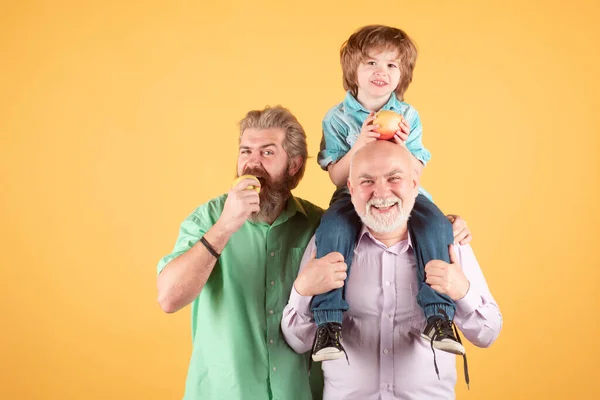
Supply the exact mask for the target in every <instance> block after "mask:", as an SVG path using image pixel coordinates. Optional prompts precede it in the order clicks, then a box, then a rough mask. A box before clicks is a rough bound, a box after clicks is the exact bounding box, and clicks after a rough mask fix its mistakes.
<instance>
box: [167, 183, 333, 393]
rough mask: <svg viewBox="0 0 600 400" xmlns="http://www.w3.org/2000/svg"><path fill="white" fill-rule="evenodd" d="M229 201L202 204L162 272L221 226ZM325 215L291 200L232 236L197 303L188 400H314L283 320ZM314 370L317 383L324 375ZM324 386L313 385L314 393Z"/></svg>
mask: <svg viewBox="0 0 600 400" xmlns="http://www.w3.org/2000/svg"><path fill="white" fill-rule="evenodd" d="M226 198H227V195H223V196H220V197H217V198H215V199H213V200H211V201H209V202H208V203H206V204H203V205H202V206H200V207H198V208H197V209H196V210H195V211H194V212H193V213H192V214H191V215H190V216H189V217H188V218H186V219H185V220H184V221H183V222H182V223H181V227H180V231H179V238H178V239H177V243H176V244H175V248H174V249H173V252H172V253H171V254H169V255H168V256H166V257H164V258H163V259H162V260H160V262H159V263H158V272H159V273H160V271H162V270H163V268H164V267H165V266H166V265H167V263H168V262H169V261H171V260H172V259H174V258H175V257H177V256H179V255H181V254H183V253H185V252H186V251H187V250H189V249H190V248H191V247H192V246H193V245H194V244H195V243H196V242H197V241H198V240H200V238H201V237H202V236H203V235H204V233H206V231H208V230H209V229H210V227H212V226H213V225H214V224H215V223H216V222H217V219H218V218H219V216H220V215H221V212H222V210H223V206H224V204H225V200H226ZM322 212H323V211H322V210H321V209H320V208H319V207H317V206H315V205H313V204H311V203H309V202H307V201H305V200H302V199H299V198H295V197H291V198H290V199H289V200H288V203H287V207H286V209H285V210H284V211H283V212H282V213H281V215H280V216H279V217H278V218H277V219H276V220H275V222H273V224H272V225H268V224H266V223H254V222H250V221H246V223H245V224H244V225H243V226H242V227H241V228H240V229H239V230H238V231H237V232H236V233H235V234H233V236H231V238H230V239H229V242H228V243H227V245H226V246H225V249H224V250H223V252H222V254H221V257H220V258H219V260H218V261H217V263H216V265H215V267H214V269H213V271H212V273H211V275H210V277H209V279H208V282H207V283H206V285H205V286H204V288H203V289H202V292H201V293H200V295H199V296H198V297H197V298H196V299H195V300H194V301H193V303H192V342H193V351H192V357H191V360H190V365H189V369H188V376H187V380H186V390H185V397H184V400H200V399H202V400H204V399H207V400H212V399H227V400H236V399H244V400H245V399H251V400H254V399H257V400H262V399H281V400H288V399H298V400H304V399H307V400H310V399H311V397H312V396H311V389H310V386H309V379H308V374H307V371H308V356H307V355H298V354H296V353H295V352H294V351H293V350H292V349H291V348H290V347H289V346H288V345H287V343H286V342H285V340H284V338H283V336H282V335H281V329H280V323H281V316H282V312H283V308H284V307H285V305H286V303H287V300H288V297H289V294H290V291H291V288H292V285H293V282H294V280H295V279H296V275H297V274H298V268H299V266H300V260H301V258H302V254H303V253H304V249H305V248H306V246H307V244H308V242H309V241H310V238H311V236H312V235H313V233H314V231H315V229H316V228H317V226H318V224H319V220H320V217H321V214H322ZM316 369H320V368H313V373H311V379H313V375H318V374H315V373H314V372H320V371H314V370H316ZM313 380H315V379H313ZM316 380H317V381H318V379H316ZM319 384H322V382H316V384H315V385H313V386H315V388H314V389H315V390H317V392H316V393H320V392H321V390H322V386H321V387H318V385H319ZM317 397H318V396H317V395H315V398H317ZM319 398H320V397H319Z"/></svg>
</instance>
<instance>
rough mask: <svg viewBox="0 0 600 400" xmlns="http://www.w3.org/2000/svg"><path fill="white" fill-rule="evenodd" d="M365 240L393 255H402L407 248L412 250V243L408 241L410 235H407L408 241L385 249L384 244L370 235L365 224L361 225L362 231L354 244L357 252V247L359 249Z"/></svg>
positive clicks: (402, 241)
mask: <svg viewBox="0 0 600 400" xmlns="http://www.w3.org/2000/svg"><path fill="white" fill-rule="evenodd" d="M365 240H370V241H372V242H373V243H374V244H375V245H377V246H379V247H381V248H383V249H385V250H387V251H389V252H391V253H394V254H396V255H397V254H401V253H404V252H405V251H407V250H408V249H409V248H411V249H412V248H413V245H412V241H411V240H410V235H408V239H407V240H401V241H400V242H398V243H396V244H395V245H393V246H391V247H387V246H386V245H385V244H383V243H381V242H380V241H379V240H377V239H376V238H375V237H374V236H373V235H372V234H371V232H369V228H367V226H366V225H365V224H363V226H362V229H361V230H360V233H359V235H358V240H357V242H356V250H357V251H358V250H359V247H361V245H362V243H363V242H364V241H365Z"/></svg>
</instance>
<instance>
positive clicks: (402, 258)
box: [281, 140, 502, 400]
mask: <svg viewBox="0 0 600 400" xmlns="http://www.w3.org/2000/svg"><path fill="white" fill-rule="evenodd" d="M412 162H413V161H412V156H411V154H410V152H409V151H408V150H407V149H406V148H405V147H404V146H401V145H398V144H396V143H391V142H387V141H383V140H376V141H374V142H372V143H369V144H367V145H365V146H364V147H363V148H361V149H360V150H358V151H357V152H356V153H355V154H354V156H353V158H352V161H351V167H350V176H349V178H348V189H349V190H350V194H351V196H352V204H353V205H354V208H355V210H356V212H357V214H358V215H359V216H360V218H361V220H362V223H363V227H362V230H361V232H360V235H359V238H358V241H357V244H356V247H355V250H354V258H353V261H352V265H351V266H346V264H345V263H344V260H343V256H342V255H341V254H340V253H336V252H333V253H329V254H327V255H326V256H324V257H322V258H319V259H317V258H315V254H316V246H315V239H314V237H313V239H312V240H311V242H310V243H309V245H308V247H307V248H306V252H305V253H304V257H303V259H302V265H301V267H300V273H299V275H298V277H297V278H296V280H295V282H294V288H293V289H292V292H291V294H290V298H289V302H288V305H287V306H286V307H285V309H284V315H283V318H282V320H281V328H282V331H283V335H284V337H285V339H286V341H287V342H288V343H289V344H290V346H291V347H292V348H293V349H294V350H296V351H297V352H298V353H300V354H303V353H306V352H308V351H309V350H310V349H311V347H312V345H313V338H314V337H315V332H316V330H317V327H316V325H315V324H314V317H313V314H312V312H311V308H310V303H311V299H312V297H313V296H315V295H319V294H322V293H326V292H328V291H330V290H331V289H334V288H337V287H342V286H343V287H344V297H345V300H346V301H347V302H348V304H349V306H350V308H349V310H348V311H346V312H345V313H344V315H343V324H342V325H341V326H339V328H338V329H333V330H331V331H330V332H328V334H329V335H332V336H335V338H334V341H338V340H339V341H340V342H341V343H342V344H343V347H344V350H345V352H346V355H347V357H348V360H349V362H348V361H347V360H346V359H345V358H337V359H335V360H330V361H327V362H325V363H323V364H322V368H323V373H324V377H325V389H324V393H323V398H324V399H326V400H329V399H331V400H337V399H345V400H349V399H356V400H370V399H373V400H379V399H384V400H385V399H403V400H404V399H406V400H408V399H453V398H454V397H455V392H454V387H455V384H456V365H455V358H454V355H452V354H450V353H445V352H439V353H438V355H437V363H436V364H437V366H439V375H438V374H437V373H436V372H437V371H436V369H437V368H438V367H437V366H436V367H435V368H434V365H436V364H434V362H432V361H434V360H432V358H431V351H432V350H433V346H432V345H431V342H430V341H429V340H425V339H423V338H422V336H421V332H422V330H423V326H425V324H426V321H425V316H424V314H423V311H422V310H421V308H420V307H419V306H418V304H417V300H416V296H417V292H418V290H419V287H420V285H422V284H426V285H429V286H430V287H431V288H432V289H434V290H436V291H438V292H440V293H443V294H446V295H448V296H449V297H450V298H452V300H454V301H455V303H456V314H455V317H454V322H455V324H456V325H457V326H458V328H459V329H460V330H461V331H462V332H463V334H464V336H465V337H466V338H467V339H468V340H469V341H471V343H473V344H475V345H476V346H479V347H488V346H490V345H491V344H492V343H493V342H494V340H496V338H497V337H498V334H499V333H500V329H501V327H502V315H501V314H500V310H499V308H498V305H497V304H496V301H495V300H494V298H493V296H492V294H491V293H490V291H489V289H488V286H487V283H486V281H485V278H484V277H483V273H482V272H481V269H480V268H479V264H478V263H477V260H476V259H475V255H474V254H473V250H472V249H471V247H470V245H468V244H465V245H450V248H449V250H448V251H449V255H450V263H447V262H444V261H442V260H433V261H430V262H429V263H427V265H426V267H425V273H426V276H417V272H416V263H415V255H414V250H413V246H412V244H411V238H410V235H409V230H408V218H409V217H410V213H411V211H412V209H413V206H414V203H415V198H416V196H417V195H418V188H419V182H418V174H417V172H416V170H415V168H414V164H412ZM347 267H351V270H352V273H351V274H350V275H349V276H348V279H347V281H346V278H347ZM338 325H339V324H338ZM319 340H320V339H319ZM434 354H435V353H434ZM465 366H466V365H465Z"/></svg>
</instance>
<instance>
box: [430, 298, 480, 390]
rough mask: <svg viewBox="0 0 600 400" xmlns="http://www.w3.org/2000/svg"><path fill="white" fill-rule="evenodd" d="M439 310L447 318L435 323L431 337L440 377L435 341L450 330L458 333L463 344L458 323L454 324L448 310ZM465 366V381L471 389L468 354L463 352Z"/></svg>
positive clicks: (434, 359) (438, 371)
mask: <svg viewBox="0 0 600 400" xmlns="http://www.w3.org/2000/svg"><path fill="white" fill-rule="evenodd" d="M438 312H439V313H441V314H442V315H443V316H444V317H445V319H444V320H438V321H436V323H435V328H436V329H435V332H434V334H433V336H432V338H431V351H432V352H433V366H434V367H435V373H436V374H437V377H438V379H440V370H439V369H438V366H437V358H436V356H435V348H434V347H433V341H434V340H436V339H437V338H438V337H445V336H448V335H447V334H446V333H445V332H446V331H448V330H450V332H452V331H454V334H455V335H456V340H458V343H460V344H461V345H462V341H461V340H460V335H459V334H458V329H456V324H454V322H453V321H450V318H448V314H446V312H445V311H444V310H442V309H441V308H440V309H438ZM463 368H464V370H465V382H466V383H467V389H469V390H470V389H471V387H470V386H469V382H470V380H469V366H468V364H467V354H466V353H465V354H463Z"/></svg>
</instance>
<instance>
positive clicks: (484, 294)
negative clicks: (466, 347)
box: [454, 245, 502, 347]
mask: <svg viewBox="0 0 600 400" xmlns="http://www.w3.org/2000/svg"><path fill="white" fill-rule="evenodd" d="M455 249H456V255H457V257H458V261H459V263H460V264H461V266H462V268H463V272H464V274H465V276H466V277H467V279H468V280H469V283H470V287H469V291H468V292H467V294H466V295H465V297H463V298H462V299H460V300H457V301H456V316H455V318H454V321H455V322H456V324H457V325H458V327H459V329H460V330H461V331H462V333H463V334H464V336H465V337H466V338H467V339H468V340H469V341H470V342H471V343H473V344H474V345H476V346H479V347H488V346H490V345H491V344H492V343H493V342H494V341H495V340H496V338H497V337H498V335H499V334H500V331H501V329H502V314H501V313H500V308H499V307H498V304H497V303H496V300H495V299H494V297H493V296H492V293H491V292H490V290H489V288H488V285H487V282H486V280H485V277H484V276H483V272H482V271H481V268H480V267H479V263H478V262H477V259H476V258H475V254H474V253H473V249H472V248H471V246H469V245H464V246H456V247H455Z"/></svg>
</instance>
